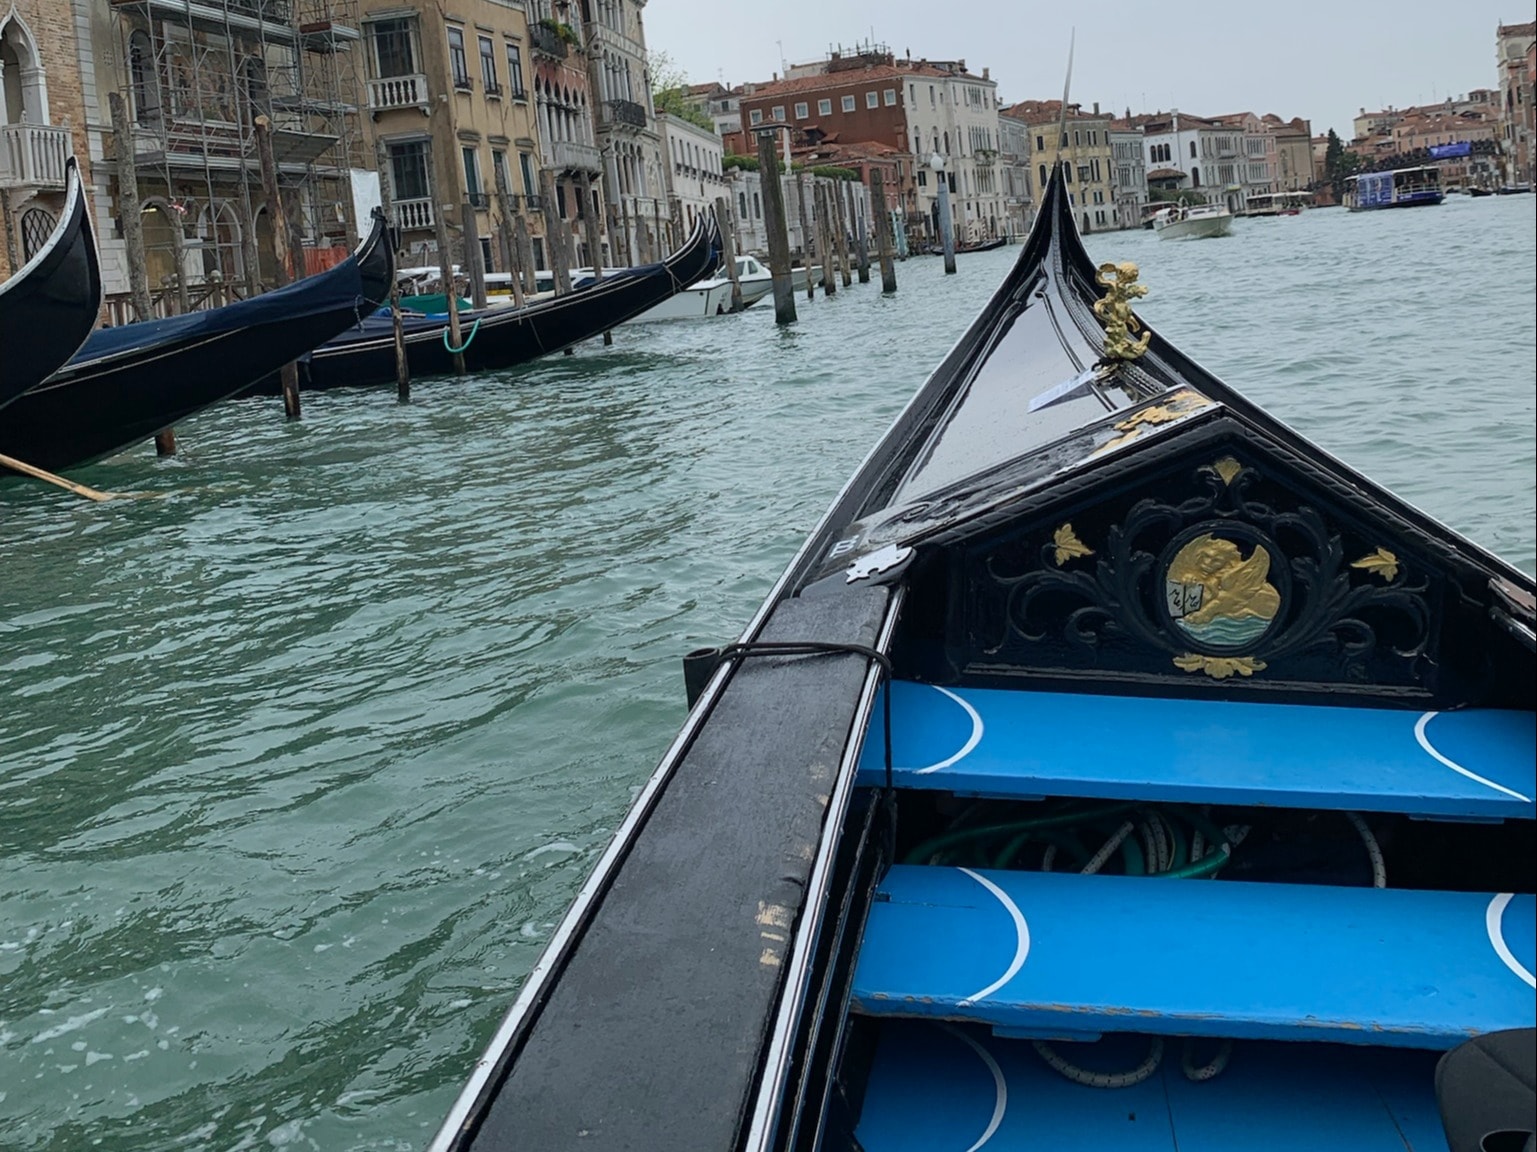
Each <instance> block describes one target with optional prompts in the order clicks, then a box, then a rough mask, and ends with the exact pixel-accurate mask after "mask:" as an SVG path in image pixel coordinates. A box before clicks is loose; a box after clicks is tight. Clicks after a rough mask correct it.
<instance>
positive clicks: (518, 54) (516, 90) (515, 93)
mask: <svg viewBox="0 0 1537 1152" xmlns="http://www.w3.org/2000/svg"><path fill="white" fill-rule="evenodd" d="M507 87H508V88H510V89H511V90H512V98H513V99H514V100H523V99H525V98H527V96H528V90H527V89H526V88H524V87H523V49H521V48H519V47H518V46H517V45H516V44H509V45H507Z"/></svg>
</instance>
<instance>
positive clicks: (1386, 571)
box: [1351, 548, 1398, 584]
mask: <svg viewBox="0 0 1537 1152" xmlns="http://www.w3.org/2000/svg"><path fill="white" fill-rule="evenodd" d="M1351 567H1352V568H1360V569H1362V570H1363V571H1366V572H1375V573H1376V574H1377V575H1378V576H1381V577H1382V578H1383V580H1385V581H1387V582H1388V583H1389V584H1391V583H1392V582H1393V581H1394V580H1395V579H1397V578H1398V557H1397V556H1395V555H1393V553H1391V552H1389V551H1388V550H1387V549H1386V548H1378V549H1377V551H1375V552H1373V553H1372V554H1371V555H1370V556H1363V557H1361V559H1359V560H1357V561H1356V562H1355V563H1353V564H1352V565H1351Z"/></svg>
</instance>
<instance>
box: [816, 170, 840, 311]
mask: <svg viewBox="0 0 1537 1152" xmlns="http://www.w3.org/2000/svg"><path fill="white" fill-rule="evenodd" d="M814 193H815V197H816V214H817V252H818V254H819V255H820V256H821V258H822V295H823V296H836V295H837V294H838V267H837V262H836V261H835V260H834V259H833V227H832V218H831V217H832V212H831V210H830V208H829V206H828V200H829V199H830V197H829V195H828V191H827V181H825V180H818V181H817V182H816V185H815V188H814Z"/></svg>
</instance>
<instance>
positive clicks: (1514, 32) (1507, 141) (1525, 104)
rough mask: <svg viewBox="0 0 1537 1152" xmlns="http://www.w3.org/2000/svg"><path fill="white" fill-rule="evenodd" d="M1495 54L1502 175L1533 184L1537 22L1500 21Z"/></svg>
mask: <svg viewBox="0 0 1537 1152" xmlns="http://www.w3.org/2000/svg"><path fill="white" fill-rule="evenodd" d="M1495 55H1496V58H1497V59H1496V62H1497V65H1498V68H1499V77H1500V93H1499V100H1500V144H1501V150H1502V153H1503V158H1504V161H1505V179H1506V181H1507V182H1509V183H1511V184H1537V165H1534V163H1533V160H1534V153H1537V126H1534V122H1533V114H1534V112H1537V109H1534V108H1533V103H1534V99H1537V93H1534V92H1533V87H1532V79H1533V73H1534V71H1537V22H1528V23H1526V24H1501V25H1500V26H1499V29H1498V31H1497V32H1496V34H1495Z"/></svg>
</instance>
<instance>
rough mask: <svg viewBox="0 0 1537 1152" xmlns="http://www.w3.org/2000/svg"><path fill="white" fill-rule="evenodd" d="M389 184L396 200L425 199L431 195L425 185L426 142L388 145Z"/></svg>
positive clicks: (416, 141) (414, 141)
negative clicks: (392, 188)
mask: <svg viewBox="0 0 1537 1152" xmlns="http://www.w3.org/2000/svg"><path fill="white" fill-rule="evenodd" d="M390 184H391V185H392V186H393V187H394V191H395V199H396V200H425V199H427V198H428V197H429V196H431V195H432V189H430V188H429V187H428V186H427V142H426V141H425V140H413V141H411V143H409V144H391V145H390Z"/></svg>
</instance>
